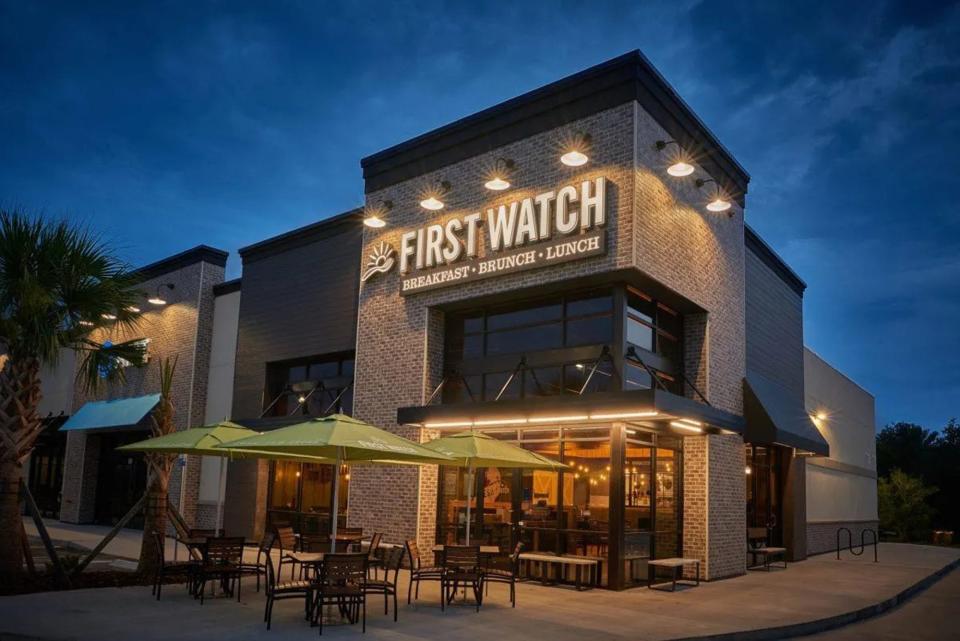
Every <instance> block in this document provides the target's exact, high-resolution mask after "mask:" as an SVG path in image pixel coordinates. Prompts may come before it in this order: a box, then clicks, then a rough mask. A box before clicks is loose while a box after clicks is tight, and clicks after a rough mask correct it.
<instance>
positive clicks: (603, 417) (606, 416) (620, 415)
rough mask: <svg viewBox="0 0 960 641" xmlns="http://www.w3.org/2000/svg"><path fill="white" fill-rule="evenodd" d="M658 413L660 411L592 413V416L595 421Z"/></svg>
mask: <svg viewBox="0 0 960 641" xmlns="http://www.w3.org/2000/svg"><path fill="white" fill-rule="evenodd" d="M658 415H659V413H658V412H618V413H616V414H591V415H590V418H591V419H592V420H594V421H604V420H610V419H615V418H653V417H654V416H658Z"/></svg>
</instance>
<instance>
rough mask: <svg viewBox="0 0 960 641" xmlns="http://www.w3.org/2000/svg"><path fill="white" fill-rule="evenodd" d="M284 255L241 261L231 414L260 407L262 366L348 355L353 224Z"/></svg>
mask: <svg viewBox="0 0 960 641" xmlns="http://www.w3.org/2000/svg"><path fill="white" fill-rule="evenodd" d="M335 232H336V233H332V234H330V235H327V236H326V237H318V238H317V239H316V240H315V241H313V242H310V243H308V244H303V245H300V246H296V247H293V248H290V249H286V250H284V251H279V252H274V253H270V254H268V255H265V256H262V257H260V256H258V257H256V258H254V259H250V258H248V257H246V256H245V257H244V261H243V296H242V297H241V299H240V322H239V327H238V330H237V361H236V374H235V384H234V391H233V416H234V417H235V418H252V417H257V416H259V415H260V411H261V408H262V407H263V404H262V403H263V400H262V399H263V392H264V386H265V373H266V363H269V362H272V361H280V360H286V359H290V358H299V357H302V356H315V355H319V354H327V353H331V352H340V351H351V350H353V349H354V344H355V342H356V328H357V290H358V287H359V283H360V243H361V240H362V228H361V224H360V223H359V222H353V223H343V224H339V225H336V229H335Z"/></svg>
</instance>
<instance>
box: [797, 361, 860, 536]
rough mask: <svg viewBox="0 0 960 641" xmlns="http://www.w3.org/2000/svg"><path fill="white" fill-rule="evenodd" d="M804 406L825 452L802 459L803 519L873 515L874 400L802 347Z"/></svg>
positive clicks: (817, 520) (853, 518)
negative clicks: (827, 450)
mask: <svg viewBox="0 0 960 641" xmlns="http://www.w3.org/2000/svg"><path fill="white" fill-rule="evenodd" d="M804 388H805V396H806V408H807V411H808V412H809V413H810V414H811V415H812V416H817V415H818V414H820V415H823V416H824V418H823V419H822V420H821V419H819V418H815V419H814V423H816V425H817V428H818V429H819V430H820V433H821V434H823V437H824V438H825V439H826V440H827V442H828V443H829V444H830V456H829V457H828V458H826V459H824V458H821V457H813V458H810V459H808V461H807V475H806V477H807V482H806V485H807V521H808V522H809V523H821V522H837V523H839V522H847V521H874V520H876V519H877V478H876V470H877V456H876V427H875V421H876V419H875V414H874V398H873V396H872V395H871V394H870V393H869V392H867V391H866V390H864V389H863V388H862V387H860V386H859V385H857V384H856V383H854V382H853V381H852V380H850V379H849V378H847V377H846V376H845V375H844V374H842V373H841V372H840V371H838V370H836V369H835V368H833V367H832V366H831V365H830V364H829V363H827V362H826V361H825V360H823V359H822V358H820V356H818V355H817V354H816V353H814V352H813V351H811V350H810V349H807V348H805V349H804Z"/></svg>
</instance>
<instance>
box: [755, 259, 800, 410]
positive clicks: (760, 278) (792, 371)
mask: <svg viewBox="0 0 960 641" xmlns="http://www.w3.org/2000/svg"><path fill="white" fill-rule="evenodd" d="M746 309H747V312H746V327H747V369H748V370H750V371H756V372H758V373H760V374H762V375H764V376H766V377H767V378H769V379H771V380H773V381H776V382H777V383H779V384H780V385H782V386H783V387H784V388H785V389H787V390H788V391H789V392H791V393H792V394H795V395H796V399H797V402H798V403H799V404H801V406H802V404H803V298H802V297H801V296H800V295H799V294H797V293H796V292H795V291H794V290H793V289H791V288H790V286H789V285H787V284H786V283H785V282H783V280H782V279H781V278H780V277H779V276H778V275H777V274H776V273H775V272H774V271H773V270H772V269H770V268H769V267H768V266H767V265H766V264H764V262H763V261H761V260H760V258H759V257H758V256H757V255H756V254H755V253H753V252H752V251H749V250H748V251H747V252H746Z"/></svg>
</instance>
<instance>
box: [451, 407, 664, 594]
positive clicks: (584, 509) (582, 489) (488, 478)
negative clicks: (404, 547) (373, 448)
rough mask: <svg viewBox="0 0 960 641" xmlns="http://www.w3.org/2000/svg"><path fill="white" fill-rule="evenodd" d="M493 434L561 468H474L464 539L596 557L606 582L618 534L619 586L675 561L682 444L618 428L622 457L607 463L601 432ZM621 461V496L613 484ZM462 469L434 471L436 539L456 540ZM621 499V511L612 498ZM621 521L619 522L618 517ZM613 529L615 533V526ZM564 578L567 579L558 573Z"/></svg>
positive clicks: (606, 430) (608, 449) (606, 441)
mask: <svg viewBox="0 0 960 641" xmlns="http://www.w3.org/2000/svg"><path fill="white" fill-rule="evenodd" d="M488 433H489V434H491V435H492V436H494V437H495V438H499V439H503V440H507V441H511V442H513V443H515V444H517V445H519V446H520V447H523V448H525V449H528V450H530V451H533V452H537V453H538V454H541V455H543V456H546V457H548V458H551V459H554V460H558V461H562V462H564V463H566V464H567V465H568V466H569V467H568V468H566V469H564V470H562V471H559V472H553V471H548V470H530V469H518V470H508V469H496V468H487V469H481V470H477V477H476V480H475V484H476V485H475V486H474V494H473V496H474V498H473V500H472V501H471V503H470V509H471V523H472V525H471V542H475V543H480V544H484V545H487V544H492V545H498V546H499V547H500V549H501V550H503V551H504V552H506V551H508V550H510V549H512V547H513V545H515V544H516V542H517V541H523V542H524V545H525V548H526V550H527V551H531V552H544V553H556V554H568V555H579V556H590V557H597V558H598V559H602V560H604V568H603V576H602V577H601V581H602V582H603V583H606V582H607V581H608V572H609V570H610V566H609V563H611V562H614V559H611V558H610V554H611V549H612V546H611V537H614V538H618V537H620V536H621V532H622V537H623V538H622V541H623V544H622V546H621V550H622V562H623V570H622V572H621V574H620V576H621V577H623V581H624V584H625V585H629V584H631V583H638V584H639V583H644V582H645V581H646V576H647V574H646V572H647V567H646V561H648V560H649V559H651V558H664V557H671V556H680V554H681V552H682V550H681V547H680V535H681V522H680V520H681V508H680V506H681V505H682V487H681V479H682V470H681V469H680V468H681V450H682V439H679V438H675V437H673V436H670V435H666V434H658V433H653V432H647V431H643V430H642V429H637V430H635V429H628V430H627V436H626V440H625V443H624V448H623V450H622V456H623V458H622V459H618V458H616V457H615V456H614V455H613V454H614V449H613V440H612V439H611V431H610V427H609V426H602V427H593V426H590V427H588V426H569V427H563V428H558V427H548V426H543V427H536V428H534V427H528V428H521V429H513V430H510V429H499V428H498V429H495V430H491V431H490V432H488ZM621 465H622V483H623V486H622V492H623V493H622V495H621V494H620V492H621V488H620V486H619V485H618V484H617V482H616V478H617V474H618V471H619V470H618V469H617V468H618V467H619V466H621ZM466 478H467V474H466V470H464V469H463V468H456V467H441V474H440V487H439V500H438V505H437V509H438V513H437V540H438V541H441V542H444V543H454V542H461V543H462V542H463V541H464V539H465V530H466V518H467V516H466V497H467V492H466ZM621 496H622V497H623V498H622V501H623V515H622V517H620V516H619V515H617V514H616V513H615V512H616V511H614V510H611V507H612V505H613V503H612V501H613V500H614V499H613V497H617V499H616V500H617V501H620V500H621V499H620V498H619V497H621ZM621 518H622V522H621V520H620V519H621ZM621 528H622V530H621ZM567 578H569V579H571V580H572V579H573V576H572V575H571V576H570V577H567Z"/></svg>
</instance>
